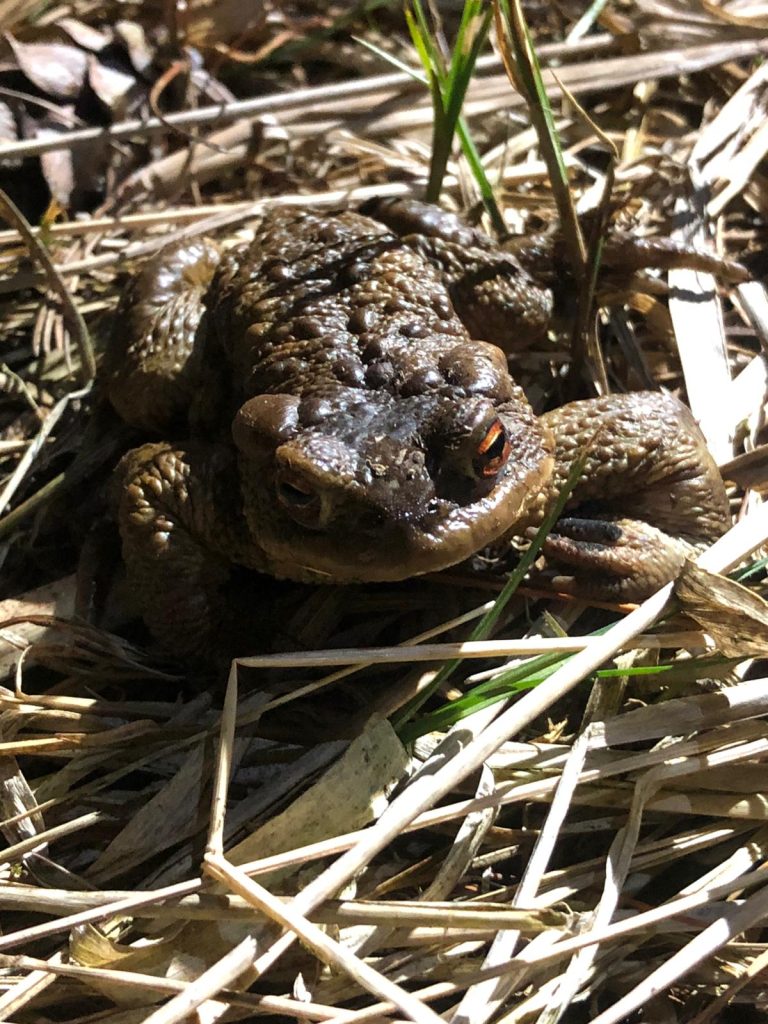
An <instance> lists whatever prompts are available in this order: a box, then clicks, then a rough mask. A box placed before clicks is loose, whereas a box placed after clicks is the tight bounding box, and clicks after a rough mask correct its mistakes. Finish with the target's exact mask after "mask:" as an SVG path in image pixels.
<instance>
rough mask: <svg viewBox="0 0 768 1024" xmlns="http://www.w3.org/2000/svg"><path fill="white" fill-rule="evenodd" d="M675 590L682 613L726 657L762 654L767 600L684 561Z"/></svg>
mask: <svg viewBox="0 0 768 1024" xmlns="http://www.w3.org/2000/svg"><path fill="white" fill-rule="evenodd" d="M675 593H676V594H677V597H678V599H679V600H680V603H681V604H682V606H683V611H684V612H685V613H686V615H689V616H690V617H691V618H692V619H695V620H696V622H698V623H699V625H700V626H702V628H703V629H705V630H706V631H707V633H709V635H710V636H711V637H712V639H713V640H714V641H715V644H716V646H717V648H718V650H720V651H722V653H723V654H724V655H725V656H726V657H727V658H739V657H744V658H748V657H765V654H766V652H768V601H764V600H763V598H762V597H760V596H759V595H758V594H756V593H755V592H754V591H752V590H750V589H749V588H748V587H744V586H742V585H741V583H736V582H734V580H729V579H727V578H726V577H725V576H719V575H718V574H717V573H711V572H707V571H706V570H705V569H701V568H699V567H698V566H697V565H696V564H695V563H694V562H691V561H688V562H686V563H685V565H684V566H683V571H682V572H681V573H680V576H679V577H678V579H677V582H676V583H675Z"/></svg>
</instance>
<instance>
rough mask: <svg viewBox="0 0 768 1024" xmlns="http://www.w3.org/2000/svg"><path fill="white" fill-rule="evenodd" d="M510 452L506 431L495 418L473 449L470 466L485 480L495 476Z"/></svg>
mask: <svg viewBox="0 0 768 1024" xmlns="http://www.w3.org/2000/svg"><path fill="white" fill-rule="evenodd" d="M510 450H511V445H510V443H509V438H508V437H507V431H506V430H505V428H504V424H503V423H502V422H501V420H500V419H498V417H497V418H496V419H495V420H493V422H492V423H491V425H490V426H489V427H488V429H487V430H486V432H485V434H484V435H483V438H482V440H481V441H480V443H479V444H478V446H477V448H476V449H475V455H474V458H473V459H472V465H473V466H474V469H475V472H476V473H477V475H478V476H484V477H486V478H487V477H492V476H496V474H497V473H498V472H499V470H500V469H501V468H502V466H503V465H504V463H505V462H506V461H507V459H508V458H509V453H510Z"/></svg>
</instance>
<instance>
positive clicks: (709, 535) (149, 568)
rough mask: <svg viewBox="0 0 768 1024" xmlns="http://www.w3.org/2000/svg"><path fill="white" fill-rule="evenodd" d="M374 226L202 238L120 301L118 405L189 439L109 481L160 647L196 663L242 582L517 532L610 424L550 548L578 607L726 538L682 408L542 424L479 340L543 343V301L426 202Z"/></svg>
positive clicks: (493, 253) (112, 383) (403, 560)
mask: <svg viewBox="0 0 768 1024" xmlns="http://www.w3.org/2000/svg"><path fill="white" fill-rule="evenodd" d="M376 212H377V215H378V216H379V217H381V218H383V219H386V220H387V221H388V222H389V224H390V225H391V227H389V228H388V227H385V226H384V224H383V223H382V222H381V220H374V219H372V218H371V217H369V216H366V215H364V214H361V213H353V212H343V213H338V214H334V215H330V214H327V213H316V212H312V211H308V210H291V209H282V210H275V211H274V212H272V213H270V214H268V215H267V216H265V217H264V219H263V220H262V222H261V224H260V225H259V227H258V229H257V230H256V235H255V238H254V240H253V242H252V243H250V244H249V245H246V246H244V247H241V248H237V249H235V250H232V251H230V252H227V253H225V254H223V255H222V254H221V253H220V251H219V249H218V247H217V246H215V245H214V244H213V243H212V242H209V241H207V240H199V241H196V242H193V243H191V244H187V245H185V246H176V247H173V248H171V249H169V250H166V251H165V252H163V253H161V254H160V255H159V256H158V257H157V258H155V259H154V260H152V261H151V262H150V263H149V264H148V265H147V266H146V267H145V268H144V269H143V270H142V272H141V274H140V275H139V276H138V278H137V279H136V280H135V282H134V284H133V286H132V288H131V289H130V290H129V293H128V295H127V296H126V300H125V302H124V304H123V306H122V310H121V314H120V316H119V318H118V323H117V329H116V332H115V337H114V339H113V344H112V346H111V349H110V352H109V354H108V358H107V367H106V381H107V386H108V391H109V395H110V398H111V401H112V403H113V405H114V406H115V408H116V409H117V411H118V412H119V413H120V414H121V416H122V417H123V418H124V419H125V420H126V421H128V422H130V423H133V424H135V425H137V426H139V427H142V428H145V429H147V430H148V431H152V432H154V433H155V434H156V435H159V436H161V437H169V436H170V437H180V438H188V439H189V440H183V441H181V442H171V441H161V442H156V443H151V444H146V445H144V446H142V447H141V448H138V449H135V450H134V451H132V452H130V453H129V454H128V455H127V456H126V457H125V458H124V459H123V461H122V463H121V466H120V470H119V473H118V476H117V481H118V482H117V491H118V506H119V511H118V521H119V526H120V532H121V537H122V546H123V555H124V559H125V562H126V565H127V569H128V574H129V579H130V581H131V583H132V586H133V588H134V590H135V592H136V594H137V596H138V598H139V601H140V605H141V609H142V613H143V615H144V618H145V620H146V621H147V623H148V625H149V626H150V629H151V630H152V632H153V634H154V635H155V636H156V637H157V638H158V640H159V641H160V642H161V643H162V645H163V646H164V647H166V648H167V649H169V650H172V651H177V652H181V653H185V654H190V653H193V652H194V651H196V650H202V649H204V648H205V646H206V645H207V643H208V641H209V638H210V636H211V632H212V630H213V629H215V628H216V623H217V622H218V621H219V618H220V615H221V610H220V601H219V599H218V592H219V588H220V586H221V584H222V582H223V581H224V580H225V578H226V576H227V573H228V567H229V566H230V565H231V564H233V563H234V564H240V565H244V566H247V567H251V568H253V569H257V570H260V571H264V572H267V573H271V574H273V575H275V576H279V577H286V578H291V579H297V580H305V581H307V580H311V581H318V582H332V583H349V582H361V581H382V580H400V579H404V578H406V577H409V576H413V575H417V574H420V573H426V572H430V571H433V570H438V569H442V568H445V567H446V566H450V565H453V564H455V563H457V562H460V561H462V560H463V559H465V558H467V557H468V556H470V555H472V554H473V553H475V552H477V551H479V550H480V549H481V548H483V547H485V546H487V545H489V544H491V543H493V542H495V541H498V540H499V539H500V538H504V537H506V536H512V535H515V534H520V533H521V532H522V531H524V530H525V529H526V528H528V527H530V526H532V525H535V524H536V523H537V522H539V521H540V520H541V517H542V515H543V514H544V512H545V510H546V509H547V507H549V505H550V503H551V502H552V501H553V500H554V497H555V495H556V494H557V492H558V490H559V488H560V486H561V485H562V482H563V480H564V478H565V476H566V474H567V471H568V467H569V465H570V464H571V462H572V459H573V457H574V455H575V452H576V451H577V450H578V448H579V445H580V444H581V443H583V442H584V441H585V440H586V439H587V438H589V437H590V436H592V435H593V434H594V432H595V430H596V429H597V427H598V426H602V427H603V430H602V431H601V433H600V435H599V439H598V441H597V443H596V444H595V446H594V447H593V449H592V451H591V453H590V455H589V458H588V462H587V467H586V471H585V473H584V476H583V478H582V480H581V481H580V482H579V484H578V485H577V487H576V490H575V492H574V494H573V496H572V500H571V505H572V506H573V507H577V506H580V505H581V506H582V507H583V506H584V504H585V503H586V505H587V507H588V510H589V518H588V519H583V518H582V519H574V518H569V519H567V520H561V522H560V524H559V526H558V528H557V533H556V535H554V536H553V537H552V538H550V540H549V542H548V547H547V554H548V556H549V557H550V558H554V559H556V560H557V561H558V562H560V563H564V564H568V565H571V566H574V567H576V577H577V583H578V584H579V585H580V586H581V587H582V588H586V589H587V590H592V591H593V592H599V593H601V594H611V595H613V596H615V597H616V598H623V599H633V598H637V597H640V596H642V595H644V594H647V593H648V592H650V591H651V590H653V589H654V588H655V587H657V586H659V585H661V584H662V583H664V582H665V581H667V580H668V579H670V578H672V577H673V575H674V574H675V573H676V572H677V570H678V569H679V567H680V565H681V562H682V559H683V558H684V557H685V554H686V553H688V552H689V551H690V550H691V546H695V545H701V544H704V543H706V542H708V541H711V540H713V539H714V538H716V537H717V536H719V535H720V534H721V533H723V531H724V530H725V529H726V527H727V525H728V505H727V502H726V496H725V491H724V488H723V484H722V481H721V479H720V476H719V474H718V471H717V468H716V466H715V465H714V463H713V461H712V459H711V457H710V455H709V453H708V452H707V449H706V447H705V444H704V441H703V438H702V436H701V434H700V433H699V431H698V428H697V427H696V424H695V423H694V421H693V419H692V417H691V414H690V412H689V411H688V410H687V409H686V408H685V407H684V406H682V405H681V404H680V403H679V402H677V401H676V400H675V399H673V398H671V397H669V396H667V395H665V394H661V393H650V392H642V393H636V394H633V395H624V396H617V397H608V398H602V399H596V400H592V401H585V402H576V403H572V404H571V405H567V406H564V407H563V408H561V409H558V410H556V411H554V412H551V413H548V414H546V415H545V416H542V417H540V418H537V417H536V416H535V415H534V414H533V412H532V410H531V408H530V406H529V404H528V402H527V400H526V398H525V396H524V394H523V393H522V391H521V389H520V388H519V387H518V386H517V385H516V384H515V382H514V381H513V380H512V378H511V377H510V375H509V372H508V369H507V361H506V357H505V355H504V353H503V352H502V351H501V349H500V348H497V347H496V346H495V345H493V344H489V341H494V342H497V343H498V344H500V345H503V346H504V348H506V349H507V350H509V349H511V348H514V347H519V346H521V345H523V344H525V343H526V342H527V341H528V340H530V339H531V338H533V337H535V336H536V335H540V334H541V333H543V332H544V331H545V330H546V326H547V323H548V321H549V318H550V315H551V308H552V296H551V292H550V291H549V290H548V289H547V288H544V287H540V286H539V285H537V284H536V283H535V282H534V281H533V280H532V278H531V277H530V276H529V275H528V274H527V273H526V271H525V270H524V269H523V268H522V266H521V265H520V263H518V261H517V259H516V258H515V257H514V256H512V255H511V254H509V253H505V252H501V251H499V250H498V249H497V248H496V247H495V246H494V244H493V242H492V241H491V240H490V239H489V238H487V237H486V236H484V235H482V234H481V233H480V232H477V231H475V230H472V229H470V228H468V227H466V226H464V225H463V224H462V223H461V222H460V221H458V219H457V218H455V217H450V216H447V215H445V214H443V213H441V212H440V211H438V210H436V208H434V207H429V206H425V205H424V204H419V203H414V202H405V203H404V202H399V203H393V204H385V205H384V207H383V209H382V207H381V204H379V208H378V209H377V210H376ZM703 259H704V260H705V261H706V259H707V257H703ZM476 338H482V339H485V340H475V339H476ZM595 503H599V506H598V507H597V509H596V504H595ZM622 510H623V511H622ZM565 585H566V586H567V585H569V584H568V581H566V584H565Z"/></svg>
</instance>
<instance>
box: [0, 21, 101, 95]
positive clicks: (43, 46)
mask: <svg viewBox="0 0 768 1024" xmlns="http://www.w3.org/2000/svg"><path fill="white" fill-rule="evenodd" d="M5 38H6V39H7V40H8V44H9V46H10V47H11V49H12V50H13V55H14V56H15V58H16V60H17V62H18V65H19V69H20V70H21V71H23V72H24V74H25V75H26V76H27V78H28V79H29V80H30V82H32V83H33V85H36V86H37V88H38V89H41V90H42V91H43V92H45V93H48V95H49V96H55V97H56V98H57V99H65V100H73V99H76V98H77V97H78V96H79V95H80V92H81V91H82V88H83V84H84V83H85V76H86V72H87V70H88V57H87V56H86V54H85V53H83V51H82V50H79V49H78V48H77V47H76V46H67V45H66V44H65V43H20V42H19V41H18V40H17V39H14V37H13V36H12V35H11V34H10V32H6V34H5Z"/></svg>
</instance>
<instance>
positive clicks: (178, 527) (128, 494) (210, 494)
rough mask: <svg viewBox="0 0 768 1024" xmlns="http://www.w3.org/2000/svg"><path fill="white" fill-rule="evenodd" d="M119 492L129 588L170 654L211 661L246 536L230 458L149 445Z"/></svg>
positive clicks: (127, 460)
mask: <svg viewBox="0 0 768 1024" xmlns="http://www.w3.org/2000/svg"><path fill="white" fill-rule="evenodd" d="M113 488H114V491H113V493H114V503H115V505H116V509H117V521H118V525H119V528H120V537H121V541H122V551H123V560H124V562H125V565H126V570H127V574H128V583H129V586H130V588H131V590H132V592H133V594H134V595H135V598H136V601H137V603H138V606H139V611H140V613H141V615H142V617H143V618H144V621H145V622H146V624H147V626H148V627H149V630H150V632H151V633H152V635H153V637H154V638H155V640H156V641H157V642H158V644H159V646H160V647H161V648H162V649H164V650H165V651H167V652H168V653H170V654H175V655H178V656H181V657H185V658H186V657H189V656H195V655H198V656H205V655H206V654H208V653H209V652H210V650H211V645H212V641H213V640H214V639H215V638H216V637H217V635H218V630H219V628H220V626H221V625H222V621H223V618H224V617H225V614H226V613H225V604H224V601H223V600H222V593H221V592H222V587H223V585H224V583H225V582H226V580H227V578H228V575H229V562H230V559H229V558H228V557H226V556H225V555H224V554H223V552H224V551H225V550H226V551H227V552H228V553H233V554H234V556H235V557H236V556H237V554H238V547H239V544H240V538H239V536H238V530H239V529H242V527H241V526H239V523H240V522H241V518H240V517H239V516H238V511H239V502H238V497H237V495H238V489H237V482H236V477H235V469H234V459H233V456H232V454H231V452H230V451H229V450H228V449H227V448H226V447H225V446H221V445H212V444H203V443H190V444H187V445H184V446H180V445H172V444H165V443H159V444H145V445H143V446H142V447H141V448H135V449H134V450H133V451H130V452H128V454H127V455H126V456H124V458H123V459H122V461H121V462H120V465H119V466H118V469H117V471H116V473H115V478H114V481H113ZM254 567H256V566H254Z"/></svg>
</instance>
